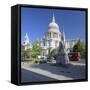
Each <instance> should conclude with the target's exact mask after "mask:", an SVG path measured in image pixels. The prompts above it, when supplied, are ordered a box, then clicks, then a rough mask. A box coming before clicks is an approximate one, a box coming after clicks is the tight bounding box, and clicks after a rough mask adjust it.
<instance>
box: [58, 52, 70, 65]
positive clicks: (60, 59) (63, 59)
mask: <svg viewBox="0 0 90 90" xmlns="http://www.w3.org/2000/svg"><path fill="white" fill-rule="evenodd" d="M56 63H57V64H59V63H60V64H68V63H69V58H68V55H67V54H65V53H63V54H58V56H57V58H56Z"/></svg>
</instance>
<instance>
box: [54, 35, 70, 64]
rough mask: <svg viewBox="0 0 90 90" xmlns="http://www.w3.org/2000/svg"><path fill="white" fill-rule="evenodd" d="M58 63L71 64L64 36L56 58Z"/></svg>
mask: <svg viewBox="0 0 90 90" xmlns="http://www.w3.org/2000/svg"><path fill="white" fill-rule="evenodd" d="M56 63H58V64H59V63H60V64H68V63H69V57H68V54H67V52H66V47H65V39H64V35H63V34H62V39H61V41H60V42H59V49H58V54H57V57H56Z"/></svg>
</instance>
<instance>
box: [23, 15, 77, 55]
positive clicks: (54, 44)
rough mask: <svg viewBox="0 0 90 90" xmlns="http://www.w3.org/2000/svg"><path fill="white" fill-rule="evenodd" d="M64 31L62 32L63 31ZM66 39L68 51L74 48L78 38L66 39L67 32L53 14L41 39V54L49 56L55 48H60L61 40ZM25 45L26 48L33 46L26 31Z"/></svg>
mask: <svg viewBox="0 0 90 90" xmlns="http://www.w3.org/2000/svg"><path fill="white" fill-rule="evenodd" d="M61 31H62V32H61ZM62 40H63V41H64V44H65V49H66V51H67V52H69V51H70V50H72V48H73V46H74V45H75V44H76V43H77V41H78V40H77V39H75V40H66V39H65V33H64V31H63V30H60V28H59V25H58V24H57V23H56V20H55V16H54V14H53V16H52V21H51V22H50V23H49V25H48V31H47V32H45V35H44V37H43V38H42V39H41V40H40V47H41V48H42V50H43V53H42V55H41V56H48V55H49V53H50V52H51V51H52V50H53V49H58V47H59V42H61V41H62ZM23 46H24V48H25V50H27V49H29V48H32V47H31V43H30V41H29V36H28V34H27V33H26V35H25V38H24V43H23Z"/></svg>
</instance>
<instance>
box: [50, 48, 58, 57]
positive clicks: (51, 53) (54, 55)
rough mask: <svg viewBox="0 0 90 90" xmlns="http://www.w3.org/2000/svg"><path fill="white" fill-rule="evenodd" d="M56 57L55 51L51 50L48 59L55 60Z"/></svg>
mask: <svg viewBox="0 0 90 90" xmlns="http://www.w3.org/2000/svg"><path fill="white" fill-rule="evenodd" d="M56 55H57V49H53V50H52V51H51V52H50V57H51V58H53V59H56Z"/></svg>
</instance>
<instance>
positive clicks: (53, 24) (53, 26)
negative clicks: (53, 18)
mask: <svg viewBox="0 0 90 90" xmlns="http://www.w3.org/2000/svg"><path fill="white" fill-rule="evenodd" d="M48 27H49V28H56V29H59V26H58V24H56V23H55V22H51V23H50V24H49V26H48Z"/></svg>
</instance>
